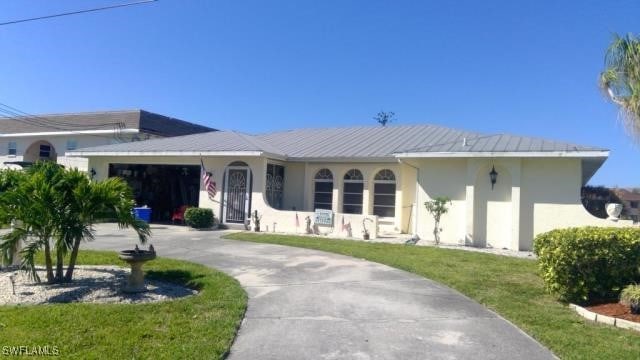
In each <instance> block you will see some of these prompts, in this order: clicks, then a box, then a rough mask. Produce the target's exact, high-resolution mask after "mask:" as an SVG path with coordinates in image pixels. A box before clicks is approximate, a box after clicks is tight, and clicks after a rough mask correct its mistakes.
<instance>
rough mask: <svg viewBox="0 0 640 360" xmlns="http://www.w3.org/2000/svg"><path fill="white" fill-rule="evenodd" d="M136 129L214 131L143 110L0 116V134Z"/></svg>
mask: <svg viewBox="0 0 640 360" xmlns="http://www.w3.org/2000/svg"><path fill="white" fill-rule="evenodd" d="M118 128H121V129H122V128H127V129H138V130H140V131H141V132H145V133H150V134H154V135H158V136H178V135H188V134H196V133H202V132H208V131H214V130H215V129H212V128H210V127H207V126H202V125H198V124H194V123H190V122H187V121H183V120H180V119H175V118H172V117H168V116H164V115H160V114H156V113H152V112H149V111H144V110H122V111H101V112H84V113H70V114H45V115H33V116H20V117H11V118H8V117H0V134H24V133H41V132H59V131H85V130H115V129H118Z"/></svg>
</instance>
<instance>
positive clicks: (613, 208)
mask: <svg viewBox="0 0 640 360" xmlns="http://www.w3.org/2000/svg"><path fill="white" fill-rule="evenodd" d="M605 209H606V210H607V215H609V217H608V219H609V220H618V218H619V217H620V214H621V213H622V204H616V203H608V204H606V205H605Z"/></svg>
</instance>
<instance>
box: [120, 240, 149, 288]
mask: <svg viewBox="0 0 640 360" xmlns="http://www.w3.org/2000/svg"><path fill="white" fill-rule="evenodd" d="M119 257H120V259H122V260H124V261H126V262H127V263H128V264H129V265H130V266H131V274H130V275H129V278H128V279H127V284H126V286H125V287H124V288H123V289H122V291H124V292H127V293H138V292H145V291H147V287H146V286H145V285H144V273H143V272H142V265H144V263H145V262H147V261H150V260H153V259H155V258H156V250H155V249H154V248H153V245H149V250H140V249H139V248H138V245H136V248H135V249H133V250H123V251H120V255H119Z"/></svg>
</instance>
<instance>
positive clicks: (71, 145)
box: [67, 140, 78, 150]
mask: <svg viewBox="0 0 640 360" xmlns="http://www.w3.org/2000/svg"><path fill="white" fill-rule="evenodd" d="M77 148H78V142H77V141H76V140H67V150H75V149H77Z"/></svg>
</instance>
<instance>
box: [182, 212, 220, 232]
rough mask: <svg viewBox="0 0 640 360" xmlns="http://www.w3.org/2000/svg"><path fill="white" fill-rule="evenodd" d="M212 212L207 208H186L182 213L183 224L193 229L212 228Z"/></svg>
mask: <svg viewBox="0 0 640 360" xmlns="http://www.w3.org/2000/svg"><path fill="white" fill-rule="evenodd" d="M213 219H214V218H213V210H211V209H207V208H195V207H192V208H188V209H187V210H186V211H185V212H184V222H185V223H186V224H187V225H189V226H191V227H192V228H194V229H207V228H210V227H212V226H213Z"/></svg>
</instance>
